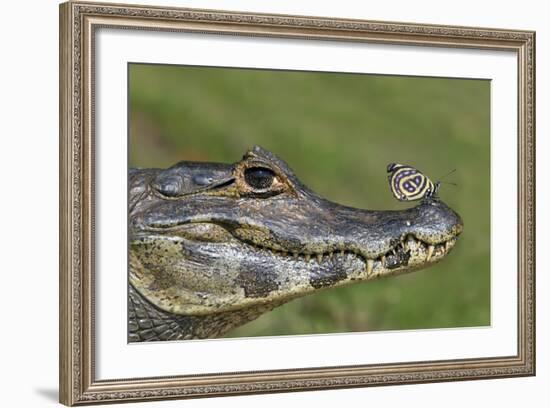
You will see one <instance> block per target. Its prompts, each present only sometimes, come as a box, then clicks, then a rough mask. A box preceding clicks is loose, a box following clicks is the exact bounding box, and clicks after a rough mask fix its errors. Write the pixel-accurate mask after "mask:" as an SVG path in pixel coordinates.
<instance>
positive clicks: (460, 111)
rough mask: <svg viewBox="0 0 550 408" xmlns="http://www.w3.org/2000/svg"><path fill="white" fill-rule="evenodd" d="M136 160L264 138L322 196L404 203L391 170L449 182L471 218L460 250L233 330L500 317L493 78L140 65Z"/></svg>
mask: <svg viewBox="0 0 550 408" xmlns="http://www.w3.org/2000/svg"><path fill="white" fill-rule="evenodd" d="M129 88H130V89H129V120H130V132H129V134H130V135H129V137H130V141H129V160H130V163H129V164H130V166H131V167H168V166H170V165H172V164H174V163H176V162H177V161H180V160H198V161H215V162H227V163H232V162H236V161H238V160H239V159H240V158H241V157H242V155H243V153H244V152H245V151H246V150H247V149H248V148H250V147H252V146H253V145H254V144H258V145H260V146H262V147H264V148H266V149H268V150H271V151H272V152H274V153H275V154H277V155H278V156H279V157H281V158H282V159H283V160H285V161H286V162H287V163H288V164H289V165H290V167H291V168H292V169H293V170H294V172H295V173H296V175H297V176H298V177H299V178H300V179H301V180H302V181H303V182H304V183H305V184H306V185H307V186H309V187H310V188H312V189H313V190H314V191H316V192H317V193H319V194H320V195H322V196H324V197H326V198H328V199H330V200H332V201H336V202H338V203H341V204H345V205H350V206H355V207H360V208H369V209H402V208H404V207H408V206H411V204H407V203H401V202H398V201H396V200H395V199H394V198H393V196H392V195H391V193H390V190H389V186H388V183H387V178H386V165H387V164H388V163H390V162H399V163H406V164H410V165H413V166H415V167H417V168H418V169H420V170H421V171H422V172H424V173H426V174H427V175H428V176H429V177H430V178H432V180H437V178H438V177H441V176H442V175H444V174H445V173H447V172H449V171H450V170H452V169H455V168H456V169H457V171H456V173H454V174H453V175H452V176H451V177H449V179H448V181H452V182H455V183H457V184H458V186H457V187H454V186H450V185H445V184H444V185H443V186H442V188H441V190H440V196H441V198H442V199H443V200H444V201H445V202H446V203H447V204H449V205H450V206H451V207H452V208H453V209H455V210H456V211H457V212H458V213H459V214H460V215H461V216H462V217H463V220H464V225H465V229H464V233H463V234H462V236H461V238H460V239H459V241H458V243H457V245H456V246H455V249H454V250H453V252H452V253H451V254H450V255H449V257H448V258H447V259H445V260H443V261H442V262H440V263H439V264H437V265H435V266H433V267H430V268H428V269H426V270H423V271H419V272H415V273H412V274H409V275H402V276H398V277H392V278H388V279H380V280H377V281H373V282H366V283H360V284H355V285H352V286H348V287H343V288H338V289H331V290H327V291H322V292H320V293H317V294H315V295H310V296H306V297H304V298H301V299H297V300H294V301H292V302H290V303H287V304H286V305H283V306H281V307H279V308H277V309H275V310H274V311H273V312H270V313H266V314H265V315H263V316H262V317H260V318H259V319H257V320H255V321H253V322H251V323H248V324H246V325H244V326H242V327H240V328H238V329H236V330H234V331H233V332H231V333H230V334H229V335H228V336H227V337H237V336H239V337H240V336H265V335H290V334H309V333H330V332H349V331H367V330H403V329H421V328H444V327H467V326H484V325H489V324H490V212H489V211H490V82H489V81H484V80H469V79H447V78H421V77H396V76H381V75H365V74H341V73H315V72H295V71H272V70H252V69H228V68H207V67H180V66H167V65H143V64H131V65H130V68H129Z"/></svg>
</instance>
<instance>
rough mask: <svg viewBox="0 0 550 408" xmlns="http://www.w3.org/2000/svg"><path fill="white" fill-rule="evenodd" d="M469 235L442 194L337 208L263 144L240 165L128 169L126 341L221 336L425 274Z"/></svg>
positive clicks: (245, 156) (195, 164)
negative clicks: (381, 207) (381, 206)
mask: <svg viewBox="0 0 550 408" xmlns="http://www.w3.org/2000/svg"><path fill="white" fill-rule="evenodd" d="M462 228H463V223H462V220H461V218H460V216H459V215H458V214H457V213H455V212H454V211H453V210H452V209H451V208H449V207H448V206H447V205H446V204H445V203H443V202H442V201H441V200H440V199H439V198H437V197H426V198H424V199H423V200H421V201H420V202H418V204H416V206H414V207H412V208H407V209H403V210H399V211H395V210H393V211H389V210H388V211H375V210H363V209H357V208H351V207H347V206H344V205H340V204H336V203H333V202H331V201H328V200H326V199H324V198H322V197H320V196H319V195H317V194H315V193H314V192H313V191H311V190H310V189H309V188H307V187H306V186H305V185H304V184H302V183H301V182H300V181H299V180H298V178H297V177H296V176H295V175H294V173H293V172H292V170H291V169H290V168H289V167H288V165H287V164H286V163H285V162H284V161H282V160H281V159H279V158H278V157H276V156H275V155H274V154H272V153H270V152H268V151H266V150H264V149H262V148H260V147H258V146H255V147H254V148H252V149H251V150H249V151H248V152H246V154H245V155H244V157H243V158H242V160H240V161H239V162H237V163H235V164H221V163H201V162H188V161H183V162H180V163H177V164H176V165H174V166H172V167H170V168H168V169H130V170H129V285H128V297H129V300H128V319H129V321H128V341H129V342H138V341H155V340H182V339H197V338H215V337H220V336H223V335H224V334H225V333H227V332H228V331H230V330H231V329H233V328H235V327H237V326H240V325H242V324H244V323H246V322H249V321H251V320H253V319H256V318H257V317H259V316H260V315H261V314H263V313H265V312H267V311H269V310H272V309H273V308H275V307H277V306H279V305H281V304H283V303H285V302H288V301H290V300H292V299H295V298H297V297H300V296H304V295H307V294H311V293H315V292H317V291H320V290H324V289H327V288H333V287H337V286H342V285H348V284H351V283H357V282H364V281H368V280H371V279H375V278H378V277H383V276H390V275H396V274H401V273H405V272H411V271H415V270H418V269H421V268H425V267H427V266H430V265H433V264H434V263H436V262H438V261H440V260H441V259H443V258H444V257H445V256H447V254H449V252H450V251H451V249H452V248H453V246H454V245H455V243H456V240H457V237H458V235H459V234H460V233H461V232H462Z"/></svg>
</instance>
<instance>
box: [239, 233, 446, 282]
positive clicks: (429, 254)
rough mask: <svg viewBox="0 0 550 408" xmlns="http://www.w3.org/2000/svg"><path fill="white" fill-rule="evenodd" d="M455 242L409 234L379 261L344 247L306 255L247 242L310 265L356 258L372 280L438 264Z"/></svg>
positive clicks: (271, 253)
mask: <svg viewBox="0 0 550 408" xmlns="http://www.w3.org/2000/svg"><path fill="white" fill-rule="evenodd" d="M455 243H456V237H451V238H449V239H447V240H445V241H442V242H439V243H428V242H424V241H422V240H420V239H418V238H416V237H415V236H414V235H412V234H408V235H407V236H403V237H402V238H401V240H400V241H399V243H398V244H397V245H395V246H394V247H393V248H391V249H390V250H388V251H387V252H385V253H383V254H381V255H379V256H377V257H375V258H367V257H365V256H364V255H363V254H362V253H360V252H359V251H353V250H350V249H344V248H342V249H335V250H327V251H323V252H314V253H311V252H307V253H306V252H297V251H292V252H290V251H284V250H281V249H276V248H272V247H269V246H262V245H258V244H254V243H251V242H247V244H248V245H250V246H252V247H253V248H255V249H256V250H257V251H268V253H269V254H270V255H273V256H279V257H283V258H289V257H291V258H292V259H293V260H296V261H302V262H306V263H308V262H315V263H317V264H322V263H323V262H330V261H334V260H335V259H336V258H338V257H341V258H344V257H356V258H358V259H360V260H361V261H362V262H363V263H364V264H365V274H366V276H365V277H366V278H368V279H373V278H377V277H381V276H385V275H393V274H396V273H398V272H404V271H406V270H409V269H412V268H415V267H417V268H418V267H424V266H427V265H428V264H433V263H436V262H438V261H440V260H441V259H443V258H444V257H445V256H446V255H447V254H448V253H449V252H450V251H451V249H452V248H453V247H454V245H455ZM413 270H414V269H413ZM365 277H364V278H365ZM365 280H366V279H365Z"/></svg>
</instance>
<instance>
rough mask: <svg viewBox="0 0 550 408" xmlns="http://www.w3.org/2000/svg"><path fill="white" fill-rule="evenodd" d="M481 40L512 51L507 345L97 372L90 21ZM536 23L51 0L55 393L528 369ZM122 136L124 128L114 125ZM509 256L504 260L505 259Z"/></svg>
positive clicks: (146, 393) (445, 44)
mask: <svg viewBox="0 0 550 408" xmlns="http://www.w3.org/2000/svg"><path fill="white" fill-rule="evenodd" d="M104 28H108V29H112V30H130V31H131V30H139V31H143V32H161V33H200V34H215V35H230V36H237V37H239V38H241V37H242V38H250V37H255V38H275V39H280V38H282V39H296V40H306V41H315V40H323V41H334V42H338V43H344V44H346V43H347V44H352V43H372V44H380V45H387V46H398V47H402V46H420V47H428V46H429V47H440V48H444V49H449V50H480V51H483V50H491V51H504V52H509V53H513V54H514V55H515V56H516V58H517V74H518V75H517V83H516V85H517V87H516V89H517V108H518V109H517V124H518V126H517V192H518V194H517V266H516V267H517V326H516V333H517V352H516V353H514V354H511V355H494V356H490V357H472V358H459V359H445V360H430V361H414V362H411V361H407V362H387V363H382V364H363V363H361V361H358V362H357V364H353V365H339V366H322V364H320V365H319V366H316V367H307V368H287V369H274V370H258V371H238V370H233V371H231V370H229V371H227V372H225V371H224V372H218V373H208V374H203V373H194V374H185V375H176V376H156V375H154V373H152V375H151V376H145V377H143V376H142V377H133V378H112V379H111V378H109V379H103V378H101V379H99V378H97V375H96V369H97V367H96V364H97V363H96V357H97V351H98V350H97V349H96V344H95V333H96V320H95V305H96V296H97V293H96V275H95V272H96V269H95V268H96V257H97V256H98V254H97V252H96V250H95V248H96V239H97V235H96V231H95V214H96V191H97V189H99V188H100V187H101V186H100V185H99V184H98V183H97V179H96V160H97V156H96V145H95V143H96V136H95V132H96V122H95V116H94V115H95V113H96V106H95V103H96V102H95V81H96V78H95V69H96V65H95V64H96V61H95V47H96V33H97V31H98V30H100V29H104ZM534 85H535V33H534V32H531V31H517V30H505V29H489V28H470V27H454V26H436V25H422V24H413V23H395V22H373V21H360V20H345V19H331V18H318V17H303V16H286V15H267V14H250V13H239V12H228V11H211V10H195V9H179V8H165V7H150V6H134V5H106V4H100V3H87V2H68V3H64V4H62V5H61V6H60V258H59V259H60V342H59V343H60V381H59V383H60V401H61V402H62V403H63V404H66V405H79V404H90V403H107V402H124V401H146V400H158V399H176V398H193V397H204V396H221V395H235V394H253V393H267V392H280V391H301V390H318V389H334V388H347V387H363V386H373V385H392V384H411V383H422V382H434V381H451V380H470V379H484V378H503V377H515V376H529V375H534V374H535V86H534ZM120 137H124V135H121V136H120ZM512 267H513V266H510V268H512Z"/></svg>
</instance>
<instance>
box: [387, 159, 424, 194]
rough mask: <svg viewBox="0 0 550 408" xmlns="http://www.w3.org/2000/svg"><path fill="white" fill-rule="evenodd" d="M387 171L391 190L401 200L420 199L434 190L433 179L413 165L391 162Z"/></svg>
mask: <svg viewBox="0 0 550 408" xmlns="http://www.w3.org/2000/svg"><path fill="white" fill-rule="evenodd" d="M387 171H388V173H389V175H388V180H389V183H390V189H391V192H392V194H393V196H394V197H395V198H396V199H398V200H399V201H415V200H420V199H421V198H424V197H426V196H428V195H430V194H431V192H432V191H434V185H433V183H432V181H431V180H430V179H429V178H428V177H426V176H425V175H424V174H422V173H421V172H420V171H418V170H417V169H415V168H414V167H412V166H408V165H404V164H398V163H391V164H389V165H388V167H387Z"/></svg>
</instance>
